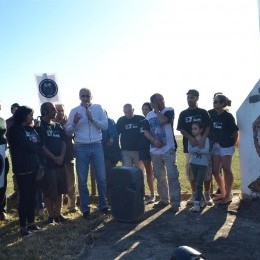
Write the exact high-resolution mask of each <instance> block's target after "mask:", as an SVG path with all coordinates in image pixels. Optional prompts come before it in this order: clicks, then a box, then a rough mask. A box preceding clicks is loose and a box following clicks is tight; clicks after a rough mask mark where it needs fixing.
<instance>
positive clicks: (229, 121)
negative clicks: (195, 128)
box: [211, 111, 238, 147]
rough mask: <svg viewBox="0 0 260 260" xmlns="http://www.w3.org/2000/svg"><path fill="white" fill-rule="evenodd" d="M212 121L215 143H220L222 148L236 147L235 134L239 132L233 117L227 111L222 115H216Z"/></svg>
mask: <svg viewBox="0 0 260 260" xmlns="http://www.w3.org/2000/svg"><path fill="white" fill-rule="evenodd" d="M211 121H212V139H213V143H219V145H220V146H221V147H231V146H234V144H235V140H234V137H233V133H234V132H236V131H238V127H237V125H236V123H235V118H234V117H233V115H232V114H230V113H229V112H227V111H224V112H223V113H221V114H217V113H215V114H213V115H212V117H211Z"/></svg>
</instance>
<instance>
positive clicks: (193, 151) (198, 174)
mask: <svg viewBox="0 0 260 260" xmlns="http://www.w3.org/2000/svg"><path fill="white" fill-rule="evenodd" d="M203 131H204V126H203V124H202V123H201V122H195V123H193V124H192V135H193V136H194V137H195V139H196V141H197V142H198V141H199V140H200V139H201V138H202V134H203ZM188 151H189V153H190V161H189V163H190V169H191V172H192V174H193V179H194V181H195V186H196V195H195V201H194V204H193V207H192V211H194V212H199V211H200V208H201V207H204V206H205V202H204V198H203V193H202V192H203V182H204V179H205V176H206V173H207V170H208V156H209V139H208V138H206V140H205V145H204V147H199V146H198V145H197V144H195V145H194V146H192V145H191V143H190V142H188Z"/></svg>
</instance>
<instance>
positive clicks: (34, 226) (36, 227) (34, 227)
mask: <svg viewBox="0 0 260 260" xmlns="http://www.w3.org/2000/svg"><path fill="white" fill-rule="evenodd" d="M27 229H28V230H29V231H41V230H42V229H41V228H40V227H38V226H36V225H29V226H27Z"/></svg>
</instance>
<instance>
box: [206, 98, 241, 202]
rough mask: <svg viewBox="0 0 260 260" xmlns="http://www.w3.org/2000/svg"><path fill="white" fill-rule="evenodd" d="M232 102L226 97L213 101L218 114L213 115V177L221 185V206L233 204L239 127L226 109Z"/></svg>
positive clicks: (219, 198)
mask: <svg viewBox="0 0 260 260" xmlns="http://www.w3.org/2000/svg"><path fill="white" fill-rule="evenodd" d="M230 104H231V101H230V100H229V99H228V98H227V97H226V96H224V95H222V94H219V95H216V96H215V98H214V101H213V105H214V110H215V112H216V113H211V121H212V143H213V149H212V168H213V175H214V177H215V180H216V182H217V184H218V185H219V188H220V191H221V194H220V196H219V197H218V198H216V199H215V201H217V202H218V203H220V204H227V203H229V202H231V200H232V195H231V190H232V186H233V181H234V177H233V173H232V170H231V162H232V155H233V154H234V152H235V143H236V141H237V137H238V127H237V125H236V123H235V119H234V117H233V115H232V114H231V113H229V112H227V111H226V110H225V109H224V108H225V107H226V106H229V105H230ZM221 166H222V168H223V170H224V179H223V178H222V176H221V174H220V167H221Z"/></svg>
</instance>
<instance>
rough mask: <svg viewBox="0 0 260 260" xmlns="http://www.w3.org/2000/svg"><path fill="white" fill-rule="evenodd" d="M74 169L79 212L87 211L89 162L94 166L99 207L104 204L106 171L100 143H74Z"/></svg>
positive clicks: (101, 207)
mask: <svg viewBox="0 0 260 260" xmlns="http://www.w3.org/2000/svg"><path fill="white" fill-rule="evenodd" d="M75 157H76V170H77V175H78V188H79V196H80V210H81V212H83V213H84V212H86V211H89V191H88V186H87V181H88V171H89V165H90V162H91V164H92V166H93V168H94V173H95V178H96V182H97V189H98V195H99V204H98V206H99V209H103V208H105V207H106V206H107V205H106V172H105V162H104V152H103V147H102V144H101V143H92V144H75Z"/></svg>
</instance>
